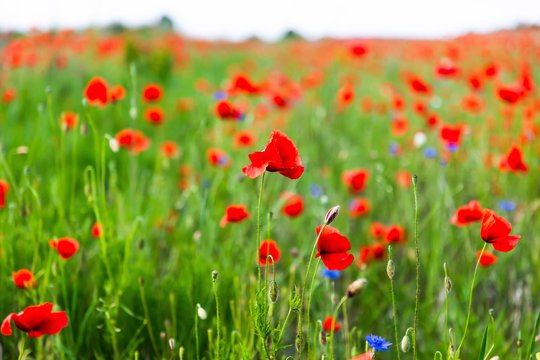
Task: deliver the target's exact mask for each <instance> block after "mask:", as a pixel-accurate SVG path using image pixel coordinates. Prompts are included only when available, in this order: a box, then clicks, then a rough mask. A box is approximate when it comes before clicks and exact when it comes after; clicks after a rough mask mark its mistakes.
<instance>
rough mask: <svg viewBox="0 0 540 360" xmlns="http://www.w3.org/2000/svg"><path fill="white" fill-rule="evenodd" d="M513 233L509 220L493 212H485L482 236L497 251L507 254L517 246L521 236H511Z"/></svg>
mask: <svg viewBox="0 0 540 360" xmlns="http://www.w3.org/2000/svg"><path fill="white" fill-rule="evenodd" d="M511 231H512V225H511V224H510V223H509V222H508V220H506V219H505V218H503V217H502V216H499V215H497V214H495V212H494V211H493V210H490V209H485V210H484V216H483V218H482V227H481V229H480V236H481V237H482V239H483V240H484V241H485V242H487V243H489V244H491V245H493V248H494V249H495V250H497V251H503V252H507V251H510V250H512V249H513V248H514V247H515V246H516V245H517V243H518V241H519V239H521V236H519V235H510V232H511Z"/></svg>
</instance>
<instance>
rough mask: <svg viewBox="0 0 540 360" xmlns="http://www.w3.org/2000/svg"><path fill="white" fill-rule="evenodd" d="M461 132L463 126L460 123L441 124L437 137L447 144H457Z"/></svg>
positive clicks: (459, 140)
mask: <svg viewBox="0 0 540 360" xmlns="http://www.w3.org/2000/svg"><path fill="white" fill-rule="evenodd" d="M462 134H463V126H462V125H461V124H457V125H450V124H443V125H441V129H440V132H439V137H440V139H441V141H442V142H443V143H445V144H446V145H447V146H448V145H459V144H460V142H461V135H462Z"/></svg>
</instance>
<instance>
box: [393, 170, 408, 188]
mask: <svg viewBox="0 0 540 360" xmlns="http://www.w3.org/2000/svg"><path fill="white" fill-rule="evenodd" d="M396 182H397V184H398V185H399V186H400V187H401V188H403V189H408V188H410V187H411V185H412V174H411V173H410V172H408V171H407V170H398V172H397V173H396Z"/></svg>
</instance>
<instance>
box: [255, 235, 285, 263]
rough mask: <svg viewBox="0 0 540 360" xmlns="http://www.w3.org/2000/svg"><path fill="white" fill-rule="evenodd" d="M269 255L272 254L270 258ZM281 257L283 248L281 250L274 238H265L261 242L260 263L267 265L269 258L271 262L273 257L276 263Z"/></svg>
mask: <svg viewBox="0 0 540 360" xmlns="http://www.w3.org/2000/svg"><path fill="white" fill-rule="evenodd" d="M268 256H272V258H269V257H268ZM280 257H281V250H279V247H278V246H277V244H276V242H275V241H274V240H264V241H263V242H261V246H260V248H259V263H260V264H261V266H266V261H267V260H268V262H269V263H271V262H272V259H273V260H274V264H275V263H277V262H278V260H279V258H280Z"/></svg>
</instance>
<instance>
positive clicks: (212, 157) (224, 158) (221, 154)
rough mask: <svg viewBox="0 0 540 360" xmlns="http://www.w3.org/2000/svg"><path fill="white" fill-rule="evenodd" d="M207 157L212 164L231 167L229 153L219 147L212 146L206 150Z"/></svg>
mask: <svg viewBox="0 0 540 360" xmlns="http://www.w3.org/2000/svg"><path fill="white" fill-rule="evenodd" d="M206 158H207V159H208V162H209V163H210V165H212V166H219V167H229V166H231V158H230V157H229V155H227V153H226V152H225V151H223V150H221V149H218V148H210V149H208V150H207V151H206Z"/></svg>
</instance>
